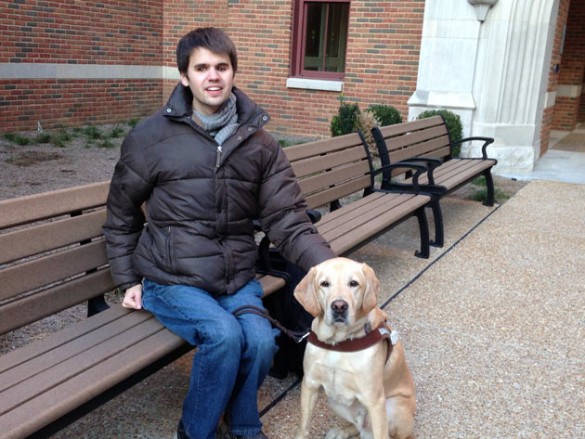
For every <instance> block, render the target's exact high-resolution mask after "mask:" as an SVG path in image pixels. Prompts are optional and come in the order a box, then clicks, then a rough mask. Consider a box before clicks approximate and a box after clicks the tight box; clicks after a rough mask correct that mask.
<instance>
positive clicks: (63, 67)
mask: <svg viewBox="0 0 585 439" xmlns="http://www.w3.org/2000/svg"><path fill="white" fill-rule="evenodd" d="M584 16H585V4H584V3H583V2H580V1H579V0H499V1H498V0H426V1H424V0H395V1H366V0H330V1H328V2H317V1H314V0H198V1H193V0H189V1H188V0H167V1H161V0H150V1H141V2H125V1H110V0H105V1H102V2H99V3H98V2H89V1H83V0H77V1H67V2H57V1H40V0H9V1H0V132H8V131H19V130H32V129H35V128H36V126H37V121H40V122H41V123H42V125H43V127H45V128H50V127H55V126H59V125H65V126H74V125H84V124H99V123H108V122H117V121H122V120H128V119H130V118H135V117H141V116H144V115H147V114H149V113H151V112H152V111H154V110H155V109H157V108H158V107H159V106H160V105H161V104H162V103H163V102H164V101H165V100H166V98H167V97H168V94H169V92H170V90H171V89H172V88H173V87H174V85H175V84H176V82H177V79H178V72H177V71H176V67H175V59H174V49H175V45H176V42H177V41H178V39H179V38H180V36H181V35H183V34H184V33H186V32H187V31H188V30H191V29H193V28H195V27H199V26H209V25H213V26H218V27H222V28H224V29H226V30H227V31H228V33H229V34H230V35H231V36H232V38H233V39H234V41H235V43H236V45H237V46H238V50H239V58H240V61H239V67H240V68H239V71H238V74H237V76H236V83H237V85H238V86H240V87H241V88H243V89H244V90H246V91H247V92H248V93H249V94H250V95H251V96H252V97H253V98H254V99H255V100H257V101H258V102H259V103H261V104H262V105H263V106H264V107H265V108H266V109H267V110H268V111H269V113H270V114H271V115H272V122H271V123H270V125H269V129H270V130H271V131H273V132H274V133H277V134H279V135H282V136H302V137H321V136H328V135H329V121H330V120H331V117H332V116H333V115H334V114H335V113H336V112H337V108H338V106H339V102H340V96H341V93H343V97H344V99H345V100H346V101H347V102H356V103H358V104H359V105H360V108H362V109H365V108H366V107H367V106H369V105H370V104H388V105H393V106H394V107H396V108H397V109H398V110H399V111H400V112H401V113H402V115H403V118H404V119H406V118H413V117H416V115H417V114H418V113H420V111H422V110H424V109H427V108H435V107H443V108H448V109H450V110H452V111H455V112H457V113H458V114H460V115H461V117H462V119H463V121H464V125H465V133H466V134H474V135H489V136H492V137H495V138H496V142H495V146H494V150H493V151H494V154H495V155H496V157H497V158H498V159H499V160H500V165H498V167H499V168H500V169H501V170H520V171H522V170H530V169H532V167H533V165H534V163H535V162H536V160H538V157H540V155H541V154H542V153H544V151H546V148H547V146H548V137H549V133H550V131H551V130H553V129H555V130H564V131H570V130H572V129H574V128H575V127H576V125H577V124H578V123H579V122H582V121H584V120H585V102H584V101H585V100H584V99H582V89H583V82H584V71H585V45H584V41H585V38H584V35H583V34H584V33H585V30H584V28H583V26H582V25H581V23H583V21H584V20H585V17H584ZM496 172H498V169H496Z"/></svg>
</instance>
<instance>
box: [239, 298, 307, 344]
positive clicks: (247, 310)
mask: <svg viewBox="0 0 585 439" xmlns="http://www.w3.org/2000/svg"><path fill="white" fill-rule="evenodd" d="M232 314H233V315H234V316H235V317H238V316H240V315H242V314H256V315H257V316H260V317H264V318H265V319H266V320H268V321H269V322H270V323H272V325H273V326H275V327H277V328H278V329H280V331H281V332H282V333H283V334H286V335H287V336H288V337H290V338H291V339H292V340H294V342H295V343H301V342H302V341H303V340H304V339H305V338H307V337H308V336H309V334H310V331H309V330H307V331H302V332H301V331H291V330H290V329H287V328H285V327H284V326H283V324H282V323H280V322H279V321H278V320H276V319H275V318H274V317H272V316H271V315H270V313H269V312H268V311H267V310H265V309H264V308H260V307H258V306H254V305H243V306H240V307H238V308H236V309H235V310H234V312H233V313H232Z"/></svg>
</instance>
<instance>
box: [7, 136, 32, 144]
mask: <svg viewBox="0 0 585 439" xmlns="http://www.w3.org/2000/svg"><path fill="white" fill-rule="evenodd" d="M4 138H5V139H6V140H8V141H9V142H10V143H14V144H16V145H19V146H25V145H29V144H30V143H31V140H30V139H29V138H28V137H25V136H23V135H21V134H18V133H6V134H4Z"/></svg>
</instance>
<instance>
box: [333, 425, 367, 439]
mask: <svg viewBox="0 0 585 439" xmlns="http://www.w3.org/2000/svg"><path fill="white" fill-rule="evenodd" d="M352 437H359V432H358V431H357V430H356V429H355V427H354V426H353V425H348V426H346V427H343V428H332V429H331V430H329V431H328V432H327V435H326V436H325V439H350V438H352Z"/></svg>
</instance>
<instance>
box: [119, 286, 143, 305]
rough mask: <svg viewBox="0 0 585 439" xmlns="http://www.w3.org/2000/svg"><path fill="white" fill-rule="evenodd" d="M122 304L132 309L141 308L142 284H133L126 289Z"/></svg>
mask: <svg viewBox="0 0 585 439" xmlns="http://www.w3.org/2000/svg"><path fill="white" fill-rule="evenodd" d="M122 306H123V307H124V308H132V309H141V308H142V284H138V285H134V286H133V287H130V288H128V289H127V290H126V292H125V293H124V300H123V301H122Z"/></svg>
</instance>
